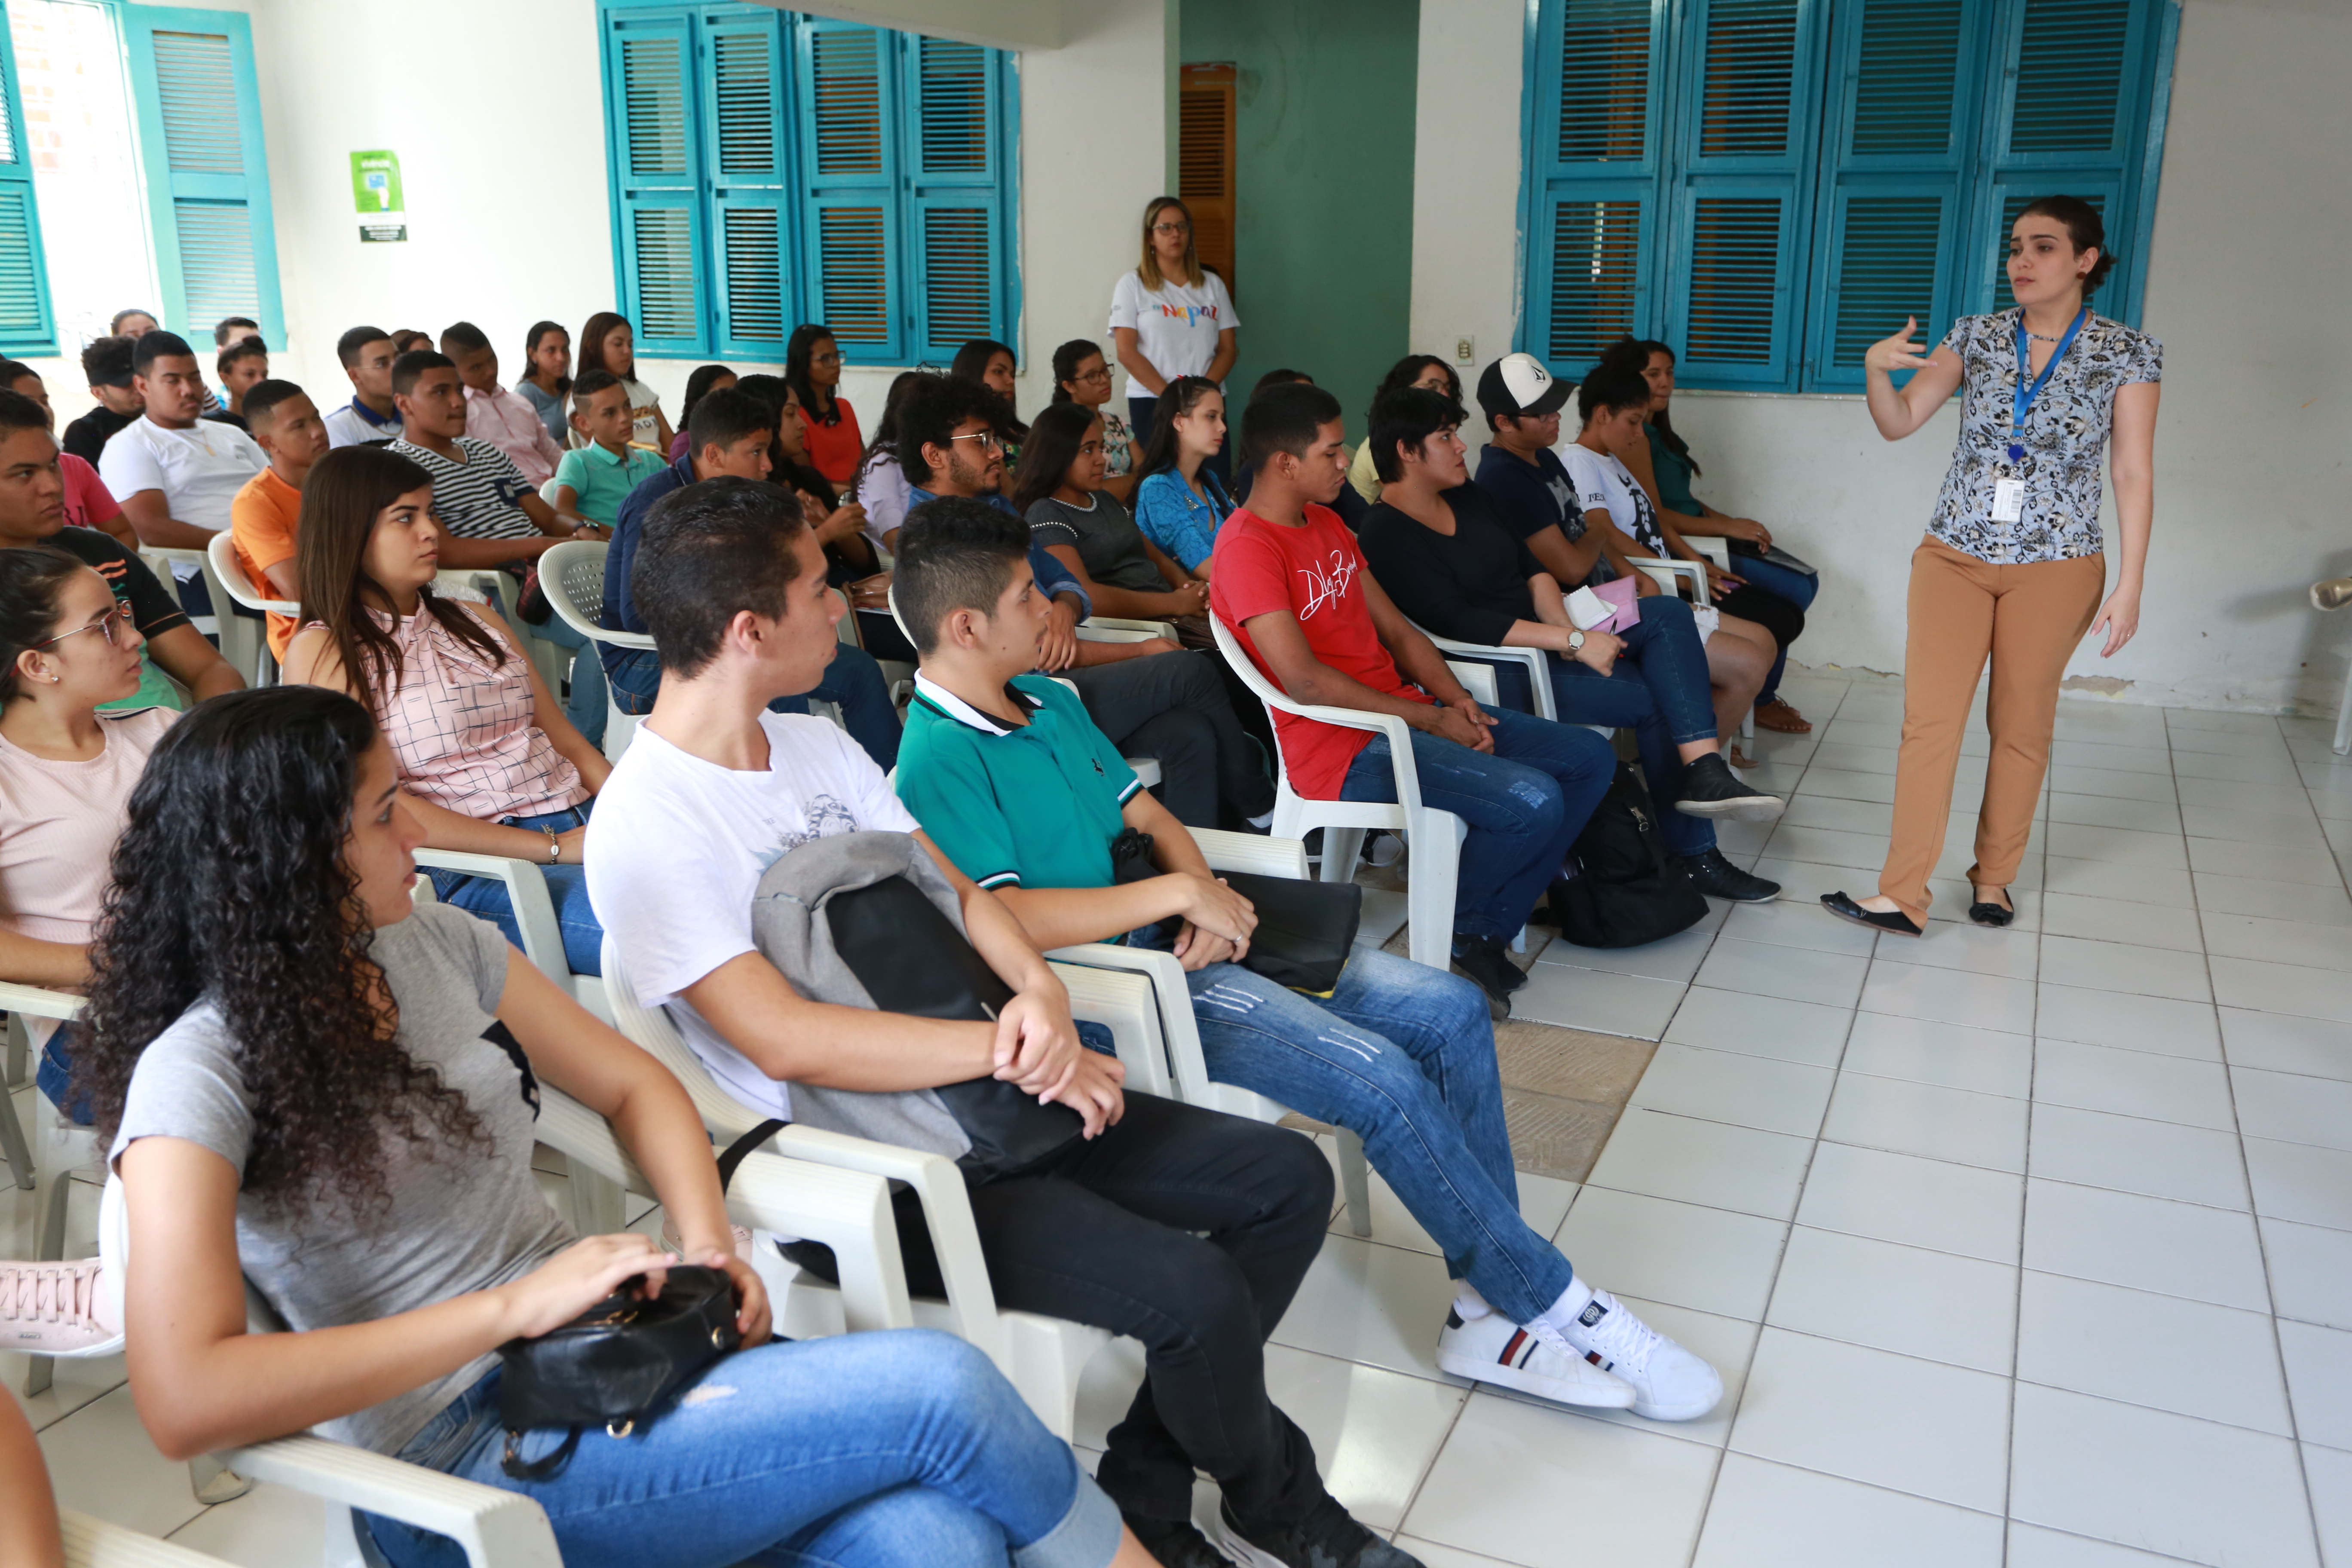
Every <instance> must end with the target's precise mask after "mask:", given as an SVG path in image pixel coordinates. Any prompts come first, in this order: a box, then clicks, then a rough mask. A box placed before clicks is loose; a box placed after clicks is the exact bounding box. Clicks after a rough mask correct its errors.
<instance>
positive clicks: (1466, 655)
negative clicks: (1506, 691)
mask: <svg viewBox="0 0 2352 1568" xmlns="http://www.w3.org/2000/svg"><path fill="white" fill-rule="evenodd" d="M1406 624H1407V625H1408V626H1412V629H1413V630H1415V631H1417V632H1419V633H1420V634H1421V635H1422V636H1423V637H1427V638H1428V639H1429V640H1430V642H1431V643H1432V644H1433V645H1434V646H1435V647H1436V648H1437V651H1438V652H1440V653H1443V654H1449V655H1454V656H1457V657H1454V658H1448V659H1446V661H1445V668H1448V669H1450V670H1452V671H1453V672H1454V679H1456V680H1459V681H1461V682H1462V685H1463V688H1464V689H1465V690H1467V691H1469V693H1470V695H1471V696H1473V697H1475V698H1477V699H1478V700H1479V701H1481V702H1484V703H1486V705H1487V706H1488V707H1490V708H1492V707H1497V706H1499V705H1500V704H1498V703H1497V702H1496V700H1495V699H1494V698H1493V697H1491V696H1488V695H1486V694H1485V693H1482V692H1480V691H1479V690H1477V689H1475V688H1474V687H1472V686H1471V684H1470V681H1471V678H1472V677H1473V675H1474V674H1475V675H1476V676H1477V677H1478V678H1480V679H1481V682H1482V684H1484V685H1485V686H1486V689H1487V691H1490V692H1491V691H1493V690H1494V689H1496V688H1495V677H1494V669H1493V667H1494V666H1496V665H1498V664H1516V665H1517V666H1519V667H1520V668H1522V669H1525V670H1526V671H1527V672H1528V690H1529V691H1530V692H1532V693H1534V698H1535V705H1536V717H1537V718H1538V719H1550V720H1554V721H1557V720H1558V719H1559V708H1558V707H1557V706H1556V704H1555V703H1554V701H1553V698H1552V689H1551V672H1550V671H1549V669H1547V668H1545V665H1544V656H1543V650H1542V649H1541V648H1534V647H1502V646H1501V645H1500V644H1491V645H1490V644H1487V643H1475V642H1456V641H1454V639H1453V638H1452V637H1439V636H1438V635H1437V634H1436V633H1435V632H1433V631H1431V630H1430V629H1429V628H1428V627H1427V626H1422V625H1421V624H1420V623H1418V622H1412V621H1408V622H1407V623H1406Z"/></svg>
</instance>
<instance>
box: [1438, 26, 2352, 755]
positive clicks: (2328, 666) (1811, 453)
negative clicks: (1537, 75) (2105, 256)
mask: <svg viewBox="0 0 2352 1568" xmlns="http://www.w3.org/2000/svg"><path fill="white" fill-rule="evenodd" d="M1422 14H1423V24H1422V87H1421V103H1420V114H1421V130H1422V141H1423V154H1422V162H1421V164H1420V168H1419V171H1418V178H1417V182H1416V187H1415V228H1416V234H1415V237H1414V241H1415V247H1414V277H1413V339H1414V342H1415V344H1416V346H1420V345H1422V344H1423V343H1424V342H1429V343H1430V344H1432V345H1434V344H1435V343H1436V342H1439V341H1441V340H1443V339H1445V338H1447V337H1449V336H1450V335H1452V334H1454V333H1456V332H1457V331H1459V330H1460V329H1458V328H1457V327H1456V326H1455V325H1454V323H1455V322H1456V321H1465V322H1466V321H1481V322H1485V321H1496V320H1497V319H1498V318H1499V319H1500V321H1502V323H1503V324H1502V325H1501V327H1500V329H1499V331H1500V334H1501V335H1499V336H1496V337H1494V338H1493V339H1492V341H1491V342H1490V341H1489V336H1488V334H1489V333H1491V332H1495V331H1497V329H1496V328H1494V327H1489V326H1486V325H1481V326H1480V327H1479V331H1480V341H1479V344H1478V353H1479V359H1480V362H1481V363H1485V362H1486V361H1487V360H1490V359H1492V358H1494V357H1495V355H1496V353H1498V352H1499V351H1500V349H1501V348H1502V347H1503V346H1504V345H1505V343H1506V342H1507V337H1508V332H1509V330H1510V328H1509V321H1510V320H1511V319H1512V318H1511V315H1510V314H1509V313H1507V311H1506V310H1504V309H1503V308H1501V307H1500V305H1499V302H1500V301H1504V300H1513V301H1515V300H1516V297H1517V296H1516V289H1517V265H1518V261H1517V258H1518V247H1517V197H1518V183H1517V182H1518V169H1517V157H1516V151H1517V145H1518V135H1519V132H1518V93H1519V87H1520V80H1521V60H1522V50H1523V47H1524V45H1523V36H1522V33H1521V31H1520V26H1521V21H1520V18H1521V12H1520V10H1519V7H1518V5H1517V4H1516V3H1515V0H1445V3H1444V5H1436V4H1428V5H1423V13H1422ZM2347 60H2352V6H2346V5H2340V4H2335V3H2332V0H2187V4H2186V7H2185V12H2184V16H2183V19H2182V25H2181V29H2180V45H2179V57H2178V60H2177V62H2176V66H2175V70H2174V75H2173V96H2172V108H2171V115H2170V119H2169V121H2168V131H2167V134H2166V141H2165V161H2164V172H2163V179H2162V184H2161V188H2160V192H2159V196H2158V205H2157V214H2156V229H2155V238H2154V242H2153V243H2154V253H2153V255H2152V256H2151V258H2150V261H2151V263H2152V265H2151V268H2150V272H2149V282H2148V289H2147V308H2146V310H2145V312H2144V315H2143V324H2144V325H2145V326H2146V328H2147V330H2148V331H2151V332H2153V333H2155V334H2156V335H2157V336H2158V338H2160V339H2162V340H2163V342H2164V344H2165V369H2166V379H2165V389H2164V403H2163V413H2162V415H2161V417H2160V420H2159V423H2158V434H2157V523H2156V537H2155V543H2154V548H2153V550H2152V552H2151V557H2150V564H2149V568H2148V576H2147V596H2146V600H2145V603H2144V606H2143V612H2142V617H2141V632H2140V636H2139V637H2138V639H2137V641H2135V642H2134V643H2133V644H2132V645H2131V646H2130V647H2126V649H2125V650H2124V651H2123V652H2122V653H2121V654H2119V655H2118V656H2117V657H2116V658H2114V659H2113V660H2102V659H2100V658H2098V657H2097V650H2096V648H2095V647H2086V650H2085V651H2084V652H2083V653H2080V654H2078V655H2077V656H2076V658H2075V659H2074V664H2073V666H2072V667H2071V668H2070V671H2069V674H2070V676H2073V677H2088V678H2091V679H2093V680H2094V681H2095V682H2097V685H2098V686H2104V685H2105V679H2101V678H2109V679H2115V680H2116V681H2119V682H2121V683H2122V684H2121V685H2120V686H2119V687H2118V688H2117V689H2116V690H2115V691H2114V693H2113V694H2114V695H2115V696H2116V697H2118V698H2120V699H2121V700H2126V701H2138V702H2164V703H2173V704H2182V705H2189V706H2198V707H2246V708H2259V709H2265V710H2285V709H2289V708H2292V707H2294V706H2295V705H2296V704H2297V702H2298V701H2300V702H2301V703H2303V704H2304V705H2305V706H2307V707H2311V708H2315V709H2318V710H2326V711H2333V709H2334V706H2335V703H2336V697H2337V694H2338V693H2339V692H2340V690H2341V689H2342V681H2343V679H2344V673H2345V653H2346V651H2347V644H2352V623H2347V622H2344V621H2334V620H2322V619H2320V618H2319V617H2317V616H2315V615H2314V613H2313V612H2312V611H2311V609H2310V607H2309V605H2307V604H2306V603H2305V599H2304V590H2305V587H2306V586H2307V585H2308V584H2310V583H2311V582H2312V581H2313V580H2314V579H2315V578H2319V577H2326V576H2334V575H2341V574H2347V573H2352V527H2347V524H2352V505H2347V500H2346V493H2345V487H2344V480H2343V476H2344V470H2345V462H2344V452H2345V448H2346V446H2347V437H2352V417H2348V416H2352V319H2347V317H2346V316H2345V314H2344V312H2343V311H2341V310H2337V309H2336V308H2335V303H2334V302H2335V300H2336V296H2337V294H2338V293H2340V284H2341V279H2342V275H2343V258H2344V257H2345V256H2346V255H2347V253H2352V195H2347V184H2346V182H2345V180H2344V178H2343V168H2344V164H2345V161H2346V159H2347V155H2352V95H2347V94H2346V93H2345V92H2344V91H2343V89H2342V75H2343V68H2344V64H2345V62H2346V61H2347ZM1506 164H1507V165H1509V168H1508V178H1507V179H1505V178H1502V177H1501V176H1500V173H1499V171H1500V170H1501V169H1502V167H1503V166H1504V165H1506ZM1433 176H1436V177H1433ZM1513 309H1515V306H1514V307H1513ZM1675 425H1676V427H1677V428H1678V429H1679V430H1681V431H1682V433H1683V434H1684V435H1685V436H1686V437H1689V439H1690V441H1691V443H1692V446H1693V448H1694V450H1695V452H1696V455H1697V457H1698V458H1699V459H1700V461H1701V462H1702V463H1703V464H1704V465H1705V466H1706V470H1707V471H1706V477H1705V478H1703V479H1700V480H1699V481H1698V483H1697V485H1696V489H1697V491H1698V493H1699V494H1700V495H1701V496H1702V497H1703V498H1704V499H1705V500H1707V501H1708V502H1709V503H1711V504H1713V505H1715V506H1717V507H1718V508H1720V509H1722V510H1727V511H1732V512H1737V513H1745V514H1748V515H1750V516H1755V517H1759V518H1762V519H1763V520H1765V521H1767V522H1769V523H1770V524H1771V525H1772V526H1773V528H1774V529H1775V530H1776V531H1779V532H1780V534H1781V536H1782V537H1783V539H1784V540H1785V541H1786V542H1787V543H1788V544H1789V545H1790V548H1792V549H1794V550H1795V551H1797V552H1799V553H1800V554H1802V555H1804V556H1806V557H1808V558H1810V559H1811V560H1813V561H1815V562H1816V563H1820V564H1821V565H1822V568H1823V576H1824V583H1823V587H1822V596H1821V598H1820V600H1819V602H1818V603H1816V605H1814V607H1813V611H1812V615H1811V625H1810V626H1809V628H1808V630H1807V632H1806V634H1805V637H1804V638H1803V640H1802V641H1801V642H1800V643H1799V644H1798V645H1797V650H1796V652H1797V657H1798V658H1801V659H1802V660H1804V661H1806V662H1808V663H1812V664H1824V663H1834V664H1840V665H1846V666H1858V667H1863V668H1872V669H1878V670H1887V671H1896V670H1900V669H1901V668H1902V662H1903V621H1904V616H1903V604H1904V594H1905V584H1906V577H1907V573H1908V563H1909V555H1910V551H1911V547H1912V545H1913V544H1914V543H1915V542H1916V540H1917V538H1918V535H1919V531H1920V530H1921V529H1922V528H1923V527H1924V525H1925V523H1926V521H1927V514H1928V512H1929V510H1930V509H1931V508H1932V506H1933V504H1934V501H1935V496H1936V490H1937V485H1938V484H1939V483H1940V481H1941V479H1942V477H1943V472H1944V468H1945V465H1946V463H1947V462H1948V459H1949V458H1950V454H1951V443H1952V439H1953V435H1954V431H1955V429H1956V427H1957V416H1956V415H1955V414H1954V413H1952V412H1950V411H1947V412H1946V413H1944V414H1942V415H1939V416H1937V418H1936V419H1935V420H1934V421H1932V422H1931V423H1930V424H1929V425H1928V426H1927V427H1926V428H1925V429H1923V430H1921V431H1920V432H1919V433H1918V434H1917V435H1916V436H1914V437H1911V438H1910V440H1908V441H1907V442H1905V443H1903V444H1902V445H1900V446H1895V447H1889V446H1887V445H1886V444H1885V443H1884V442H1882V441H1881V440H1880V439H1879V438H1878V437H1877V433H1876V432H1875V430H1874V428H1873V427H1872V426H1871V424H1870V421H1869V417H1868V416H1867V415H1866V414H1865V413H1864V410H1863V408H1862V405H1861V402H1860V400H1859V399H1858V398H1853V397H1833V396H1795V397H1790V396H1746V395H1691V394H1685V395H1681V396H1679V397H1677V398H1676V400H1675ZM2108 512H2109V521H2110V525H2111V526H2110V537H2111V538H2112V536H2113V530H2112V521H2113V506H2112V502H2110V505H2109V508H2108ZM2091 689H2097V688H2096V687H2093V688H2091Z"/></svg>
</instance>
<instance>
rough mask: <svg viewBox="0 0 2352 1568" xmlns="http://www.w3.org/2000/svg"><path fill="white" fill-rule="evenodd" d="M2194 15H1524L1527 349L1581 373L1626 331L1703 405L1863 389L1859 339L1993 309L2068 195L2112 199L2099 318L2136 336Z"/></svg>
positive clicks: (2139, 0) (1716, 0)
mask: <svg viewBox="0 0 2352 1568" xmlns="http://www.w3.org/2000/svg"><path fill="white" fill-rule="evenodd" d="M2179 21H2180V5H2179V0H1528V20H1527V29H1526V78H1525V90H1524V91H1523V93H1522V96H1521V145H1522V147H1523V149H1524V153H1525V155H1524V158H1523V167H1524V178H1523V181H1522V187H1521V195H1520V211H1519V226H1520V237H1521V247H1520V254H1521V259H1522V267H1523V271H1522V279H1523V286H1522V288H1521V289H1520V304H1521V310H1520V313H1519V321H1518V325H1517V334H1516V339H1515V341H1516V343H1517V347H1518V348H1520V349H1522V350H1525V351H1526V352H1528V353H1533V354H1535V355H1536V356H1537V357H1538V358H1540V359H1542V360H1544V361H1545V362H1546V363H1547V364H1548V365H1549V368H1550V369H1551V371H1552V372H1553V374H1557V375H1562V376H1567V377H1570V378H1580V377H1581V376H1582V375H1583V374H1585V373H1586V372H1587V371H1589V370H1590V369H1591V365H1592V363H1593V361H1594V359H1595V358H1596V357H1597V355H1598V353H1599V352H1600V350H1601V348H1603V347H1605V346H1606V344H1607V343H1608V342H1612V341H1614V340H1615V339H1616V338H1618V337H1620V336H1623V335H1626V334H1628V333H1630V334H1631V335H1633V336H1634V337H1638V338H1655V339H1658V340H1660V341H1662V342H1666V343H1668V344H1670V345H1671V346H1672V347H1673V348H1674V350H1675V354H1676V356H1677V365H1676V378H1677V381H1678V383H1679V384H1684V385H1688V386H1693V387H1704V388H1713V389H1721V390H1736V391H1749V392H1790V393H1794V392H1832V393H1839V392H1843V393H1852V392H1858V391H1860V390H1861V389H1862V386H1863V382H1864V378H1863V374H1862V370H1861V366H1860V362H1859V354H1860V349H1861V346H1862V345H1864V344H1865V343H1866V342H1871V341H1874V340H1875V339H1876V338H1879V337H1884V336H1885V334H1886V333H1887V332H1889V331H1893V330H1895V328H1896V327H1897V326H1899V325H1900V324H1901V323H1902V321H1903V319H1904V317H1905V316H1906V315H1911V314H1916V315H1917V317H1918V318H1919V327H1920V332H1921V334H1922V336H1923V337H1924V338H1925V339H1926V340H1927V342H1936V341H1937V340H1938V339H1940V337H1941V336H1942V335H1943V333H1944V332H1945V331H1947V330H1948V328H1949V326H1950V324H1951V321H1952V320H1953V318H1954V317H1956V316H1958V315H1962V314H1968V313H1974V312H1981V311H1987V310H1996V309H1999V308H2000V306H2001V305H2002V304H2004V303H2005V302H2006V299H2007V294H2006V289H2004V288H2003V279H2004V273H2003V270H2002V258H2003V256H2004V254H2005V252H2006V250H2007V236H2008V230H2009V226H2010V223H2011V221H2013V219H2014V216H2015V213H2016V211H2017V209H2018V208H2019V207H2021V205H2023V204H2024V202H2025V201H2027V200H2029V199H2031V198H2032V197H2034V196H2038V195H2049V194H2055V193H2060V192H2063V193H2065V194H2068V195H2083V196H2085V197H2087V198H2089V199H2091V200H2092V201H2094V202H2095V203H2096V204H2097V205H2099V207H2100V209H2101V212H2102V214H2103V216H2105V219H2106V226H2107V232H2108V235H2109V237H2110V238H2111V241H2112V243H2113V246H2114V248H2115V250H2116V256H2117V265H2116V270H2115V274H2114V275H2113V276H2112V277H2111V278H2110V279H2109V280H2108V281H2107V282H2106V283H2105V285H2104V286H2103V287H2102V288H2101V289H2100V291H2099V294H2098V296H2097V297H2096V303H2097V305H2098V307H2099V309H2100V310H2101V311H2102V313H2104V314H2107V315H2111V316H2114V317H2116V318H2117V319H2119V320H2122V321H2126V322H2128V323H2131V324H2134V325H2137V323H2138V321H2139V319H2140V310H2141V307H2142V303H2143V300H2144V297H2145V294H2146V290H2147V268H2148V245H2149V241H2150V238H2151V236H2152V233H2153V229H2154V224H2155V216H2156V194H2157V185H2158V179H2159V177H2160V175H2161V173H2162V168H2163V149H2164V130H2165V121H2166V118H2167V114H2168V108H2169V101H2170V93H2171V80H2172V68H2173V56H2174V50H2175V46H2176V43H2177V40H2178V37H2179ZM1717 29H1720V30H1721V32H1722V34H1723V36H1724V37H1727V38H1731V39H1732V42H1731V44H1730V45H1728V46H1727V47H1726V48H1723V49H1714V48H1713V47H1712V46H1713V44H1714V42H1715V39H1714V37H1712V36H1711V35H1712V34H1713V32H1714V31H1715V30H1717ZM2029 34H2030V35H2031V37H2030V38H2029ZM2029 42H2030V43H2031V45H2032V47H2031V49H2030V51H2029V48H2028V45H2029ZM1571 43H1572V44H1573V45H1574V47H1573V48H1571V47H1570V45H1571ZM2086 83H2087V84H2088V85H2089V90H2088V92H2087V93H2086V92H2085V91H2084V84H2086ZM2110 92H2111V93H2112V98H2111V99H2110V98H2108V97H2106V96H2104V95H2105V94H2106V93H2110ZM1923 97H1924V99H1925V100H1926V101H1927V104H1928V106H1929V107H1928V110H1927V112H1926V113H1925V114H1924V115H1923V114H1922V113H1921V112H1920V110H1919V104H1920V102H1921V100H1922V99H1923ZM1938 105H1940V106H1942V107H1941V108H1940V109H1938V108H1937V106H1938ZM2086 105H2087V106H2088V107H2089V109H2090V110H2091V112H2089V113H2087V114H2086V113H2085V112H2084V108H2085V106H2086ZM1563 106H1566V108H1567V110H1568V112H1567V113H1566V114H1565V115H1563ZM2105 110H2111V112H2105Z"/></svg>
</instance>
